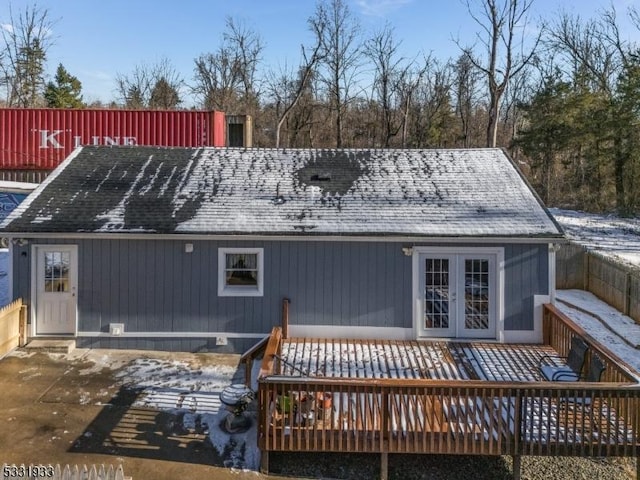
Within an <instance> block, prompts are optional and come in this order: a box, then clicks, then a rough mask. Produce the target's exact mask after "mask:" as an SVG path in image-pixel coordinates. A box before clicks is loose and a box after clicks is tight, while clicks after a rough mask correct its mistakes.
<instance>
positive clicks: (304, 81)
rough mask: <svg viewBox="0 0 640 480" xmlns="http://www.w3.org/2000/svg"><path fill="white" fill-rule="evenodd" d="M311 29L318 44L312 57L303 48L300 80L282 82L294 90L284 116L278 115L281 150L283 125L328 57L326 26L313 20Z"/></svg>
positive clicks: (285, 77)
mask: <svg viewBox="0 0 640 480" xmlns="http://www.w3.org/2000/svg"><path fill="white" fill-rule="evenodd" d="M309 27H310V28H311V30H312V32H313V34H314V36H315V38H316V44H315V46H314V48H313V50H312V52H311V56H310V57H308V56H307V53H306V50H305V48H304V46H303V47H302V64H301V65H300V67H299V69H298V72H299V73H298V75H299V78H298V80H297V82H291V81H289V80H288V78H287V76H286V75H285V76H284V78H283V80H284V81H283V82H281V84H284V86H285V89H286V87H287V86H293V87H294V88H293V91H292V93H293V94H292V95H291V99H290V101H289V103H288V105H287V106H286V107H285V108H284V110H283V112H282V114H280V115H278V124H277V126H276V148H280V130H281V129H282V125H283V124H284V122H285V121H286V120H287V117H288V116H289V114H290V113H291V111H292V110H293V109H294V108H295V106H296V105H297V104H298V101H299V100H300V98H302V95H303V93H304V92H305V90H306V89H307V86H308V84H309V80H310V79H311V77H312V75H313V73H314V71H315V68H316V66H317V64H318V62H320V61H322V60H323V59H324V58H325V55H326V53H325V51H324V46H323V36H324V29H325V24H324V23H322V22H321V21H319V19H314V18H312V19H309Z"/></svg>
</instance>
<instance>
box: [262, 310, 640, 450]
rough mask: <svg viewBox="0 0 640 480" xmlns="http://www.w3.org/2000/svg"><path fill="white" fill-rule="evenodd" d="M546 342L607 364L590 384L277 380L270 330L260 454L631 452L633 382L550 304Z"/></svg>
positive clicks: (639, 396)
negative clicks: (581, 348) (577, 342)
mask: <svg viewBox="0 0 640 480" xmlns="http://www.w3.org/2000/svg"><path fill="white" fill-rule="evenodd" d="M544 329H545V339H547V341H548V342H549V343H550V345H552V346H553V347H554V348H555V349H556V350H557V351H558V353H559V354H560V355H566V352H567V351H568V348H569V343H570V339H571V336H572V335H580V336H584V337H585V339H586V340H587V341H588V342H589V343H590V345H591V347H592V349H593V351H595V352H596V353H597V354H598V355H600V356H601V357H602V359H603V360H604V362H605V364H606V372H605V374H604V377H603V379H604V381H603V382H599V383H582V382H578V383H561V382H489V381H475V380H417V379H414V380H410V379H374V378H333V377H319V376H305V375H301V376H299V377H295V376H283V375H281V372H282V370H281V368H280V367H281V361H282V359H281V356H280V351H281V348H282V334H281V330H280V329H279V328H274V330H273V332H272V334H271V337H270V339H269V342H268V344H267V348H266V351H265V356H264V359H263V363H262V370H261V379H260V380H259V392H258V395H259V402H260V403H259V405H260V416H259V426H258V436H259V447H260V448H261V449H262V450H263V451H264V452H268V451H336V452H337V451H341V452H370V453H377V452H380V453H460V454H482V455H504V454H507V455H579V456H634V457H637V456H638V455H639V454H640V385H638V384H637V379H636V378H635V377H634V376H633V372H632V371H631V369H629V368H628V367H627V366H625V365H624V364H622V362H620V361H619V360H618V359H617V358H616V357H615V355H614V354H613V353H611V352H610V351H608V350H607V349H605V348H603V347H600V346H598V345H596V344H594V343H593V339H591V338H590V337H589V336H588V335H586V333H585V332H583V331H581V330H580V328H579V327H578V326H577V325H575V324H573V322H571V321H570V320H569V319H568V318H566V316H564V315H562V313H561V312H559V311H557V310H556V309H555V308H553V307H545V313H544Z"/></svg>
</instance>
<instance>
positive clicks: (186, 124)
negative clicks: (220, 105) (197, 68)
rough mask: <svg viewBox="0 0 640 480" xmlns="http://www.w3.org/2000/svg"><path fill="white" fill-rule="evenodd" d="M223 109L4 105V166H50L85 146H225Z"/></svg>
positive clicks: (0, 111)
mask: <svg viewBox="0 0 640 480" xmlns="http://www.w3.org/2000/svg"><path fill="white" fill-rule="evenodd" d="M225 126H226V124H225V115H224V113H222V112H214V111H211V112H205V111H193V110H190V111H160V110H64V109H49V108H43V109H37V108H0V169H1V170H22V169H33V170H52V169H54V168H55V167H57V166H58V165H59V164H60V163H61V162H62V161H63V160H64V159H65V158H66V157H67V156H68V155H69V154H70V153H71V152H72V151H73V150H74V149H75V148H77V147H79V146H81V145H152V146H166V147H203V146H211V147H223V146H224V145H225V140H226V138H225V136H226V135H225V133H226V131H225Z"/></svg>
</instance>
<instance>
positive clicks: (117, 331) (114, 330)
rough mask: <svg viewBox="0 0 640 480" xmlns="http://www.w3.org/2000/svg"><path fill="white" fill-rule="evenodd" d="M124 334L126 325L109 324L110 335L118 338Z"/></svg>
mask: <svg viewBox="0 0 640 480" xmlns="http://www.w3.org/2000/svg"><path fill="white" fill-rule="evenodd" d="M123 333H124V323H110V324H109V335H112V336H114V337H117V336H119V335H122V334H123Z"/></svg>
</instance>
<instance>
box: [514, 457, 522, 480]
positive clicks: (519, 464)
mask: <svg viewBox="0 0 640 480" xmlns="http://www.w3.org/2000/svg"><path fill="white" fill-rule="evenodd" d="M521 469H522V455H514V456H513V480H520V471H521Z"/></svg>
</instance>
